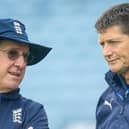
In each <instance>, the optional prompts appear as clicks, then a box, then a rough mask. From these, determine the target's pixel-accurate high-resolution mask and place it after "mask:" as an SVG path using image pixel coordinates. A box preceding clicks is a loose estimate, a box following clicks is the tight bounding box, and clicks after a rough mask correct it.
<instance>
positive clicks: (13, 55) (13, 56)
mask: <svg viewBox="0 0 129 129" xmlns="http://www.w3.org/2000/svg"><path fill="white" fill-rule="evenodd" d="M18 57H19V52H18V51H17V50H9V51H8V58H9V59H11V60H15V59H17V58H18Z"/></svg>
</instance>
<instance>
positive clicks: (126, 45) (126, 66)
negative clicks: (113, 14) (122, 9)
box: [99, 25, 129, 73]
mask: <svg viewBox="0 0 129 129" xmlns="http://www.w3.org/2000/svg"><path fill="white" fill-rule="evenodd" d="M99 41H100V45H101V46H102V51H103V55H104V57H105V60H106V61H107V63H108V65H109V67H110V69H111V71H113V72H117V73H128V72H129V36H128V35H127V34H124V33H122V31H121V28H120V27H119V26H115V25H114V26H111V27H109V28H107V29H106V30H105V31H104V32H102V33H100V35H99Z"/></svg>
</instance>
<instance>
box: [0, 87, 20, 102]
mask: <svg viewBox="0 0 129 129" xmlns="http://www.w3.org/2000/svg"><path fill="white" fill-rule="evenodd" d="M19 92H20V89H19V88H17V89H15V90H13V91H10V92H8V93H0V99H1V100H3V99H4V100H5V99H6V100H16V99H18V98H19V97H20V96H21V95H20V94H19Z"/></svg>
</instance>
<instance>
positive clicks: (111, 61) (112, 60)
mask: <svg viewBox="0 0 129 129" xmlns="http://www.w3.org/2000/svg"><path fill="white" fill-rule="evenodd" d="M117 61H118V59H111V60H107V62H108V63H109V64H115V63H116V62H117Z"/></svg>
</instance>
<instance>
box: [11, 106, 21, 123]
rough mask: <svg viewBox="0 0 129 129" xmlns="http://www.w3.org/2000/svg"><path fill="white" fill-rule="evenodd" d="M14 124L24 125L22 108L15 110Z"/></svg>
mask: <svg viewBox="0 0 129 129" xmlns="http://www.w3.org/2000/svg"><path fill="white" fill-rule="evenodd" d="M13 122H14V123H19V124H21V123H22V108H18V109H15V110H13Z"/></svg>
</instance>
